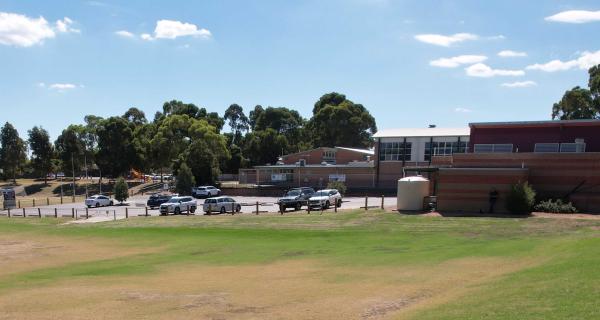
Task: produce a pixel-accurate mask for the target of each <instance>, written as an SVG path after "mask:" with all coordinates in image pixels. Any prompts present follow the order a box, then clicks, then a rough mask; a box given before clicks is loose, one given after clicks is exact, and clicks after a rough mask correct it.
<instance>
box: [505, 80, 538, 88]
mask: <svg viewBox="0 0 600 320" xmlns="http://www.w3.org/2000/svg"><path fill="white" fill-rule="evenodd" d="M501 86H503V87H507V88H527V87H535V86H537V83H536V82H535V81H531V80H527V81H515V82H505V83H503V84H501Z"/></svg>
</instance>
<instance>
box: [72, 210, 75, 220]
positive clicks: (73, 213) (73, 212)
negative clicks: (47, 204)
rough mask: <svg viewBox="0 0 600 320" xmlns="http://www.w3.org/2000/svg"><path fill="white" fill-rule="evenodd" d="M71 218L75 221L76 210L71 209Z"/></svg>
mask: <svg viewBox="0 0 600 320" xmlns="http://www.w3.org/2000/svg"><path fill="white" fill-rule="evenodd" d="M71 218H73V219H75V208H71Z"/></svg>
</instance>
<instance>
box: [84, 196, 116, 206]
mask: <svg viewBox="0 0 600 320" xmlns="http://www.w3.org/2000/svg"><path fill="white" fill-rule="evenodd" d="M85 205H86V206H87V207H88V208H91V207H96V208H97V207H104V206H112V205H113V201H112V199H111V198H109V197H107V196H103V195H101V194H97V195H95V196H91V197H89V198H87V199H85Z"/></svg>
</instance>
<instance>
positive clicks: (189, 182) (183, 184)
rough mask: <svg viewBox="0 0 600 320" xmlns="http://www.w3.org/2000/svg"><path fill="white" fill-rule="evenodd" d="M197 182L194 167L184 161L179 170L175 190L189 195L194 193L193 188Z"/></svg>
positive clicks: (182, 194) (180, 193)
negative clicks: (191, 167)
mask: <svg viewBox="0 0 600 320" xmlns="http://www.w3.org/2000/svg"><path fill="white" fill-rule="evenodd" d="M195 184H196V179H194V174H193V173H192V169H190V167H188V166H187V164H185V163H182V164H181V167H179V171H178V172H177V182H176V183H175V192H177V193H179V195H181V196H189V195H191V194H192V188H193V187H194V186H195Z"/></svg>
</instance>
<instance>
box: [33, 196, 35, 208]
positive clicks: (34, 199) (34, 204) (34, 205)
mask: <svg viewBox="0 0 600 320" xmlns="http://www.w3.org/2000/svg"><path fill="white" fill-rule="evenodd" d="M33 206H34V207H35V198H33Z"/></svg>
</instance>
